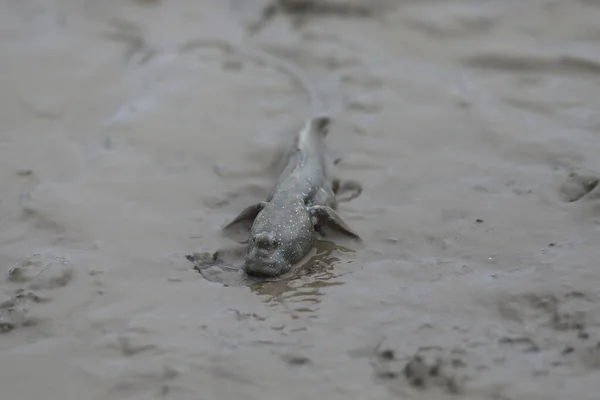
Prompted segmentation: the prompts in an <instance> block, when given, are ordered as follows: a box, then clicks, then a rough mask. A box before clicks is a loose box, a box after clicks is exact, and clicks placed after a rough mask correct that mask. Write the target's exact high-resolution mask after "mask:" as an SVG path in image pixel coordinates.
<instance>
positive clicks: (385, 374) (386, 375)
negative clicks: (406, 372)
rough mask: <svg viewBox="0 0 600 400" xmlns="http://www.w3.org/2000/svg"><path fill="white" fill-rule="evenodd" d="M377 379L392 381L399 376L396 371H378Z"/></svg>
mask: <svg viewBox="0 0 600 400" xmlns="http://www.w3.org/2000/svg"><path fill="white" fill-rule="evenodd" d="M376 376H377V378H379V379H387V380H392V379H396V378H398V374H397V373H396V372H394V371H377V375H376Z"/></svg>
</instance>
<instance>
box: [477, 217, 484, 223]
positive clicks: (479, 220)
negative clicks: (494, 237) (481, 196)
mask: <svg viewBox="0 0 600 400" xmlns="http://www.w3.org/2000/svg"><path fill="white" fill-rule="evenodd" d="M475 222H477V223H478V224H481V223H483V220H482V219H481V218H477V219H476V220H475Z"/></svg>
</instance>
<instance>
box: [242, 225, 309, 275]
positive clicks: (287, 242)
mask: <svg viewBox="0 0 600 400" xmlns="http://www.w3.org/2000/svg"><path fill="white" fill-rule="evenodd" d="M304 225H307V226H304ZM312 243H313V229H312V224H310V222H308V224H301V223H299V222H298V223H292V224H288V225H280V226H279V229H270V230H260V231H258V232H256V233H252V234H251V235H250V239H249V241H248V247H247V251H246V261H245V263H244V267H243V268H244V271H246V273H247V274H249V275H255V276H266V277H276V276H280V275H283V274H285V273H287V272H289V271H290V270H291V269H292V266H293V265H294V264H295V263H296V262H298V261H300V260H301V259H302V258H303V257H304V256H305V255H306V254H307V253H308V251H309V250H310V247H311V246H312Z"/></svg>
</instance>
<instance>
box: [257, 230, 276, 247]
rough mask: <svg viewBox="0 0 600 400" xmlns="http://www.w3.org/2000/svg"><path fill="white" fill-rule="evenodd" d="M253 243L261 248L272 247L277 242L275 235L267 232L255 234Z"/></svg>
mask: <svg viewBox="0 0 600 400" xmlns="http://www.w3.org/2000/svg"><path fill="white" fill-rule="evenodd" d="M254 243H256V245H257V246H258V247H260V248H262V249H273V248H275V247H277V245H278V244H279V243H278V241H277V239H276V238H275V236H273V235H270V234H268V233H263V234H258V235H256V236H255V237H254Z"/></svg>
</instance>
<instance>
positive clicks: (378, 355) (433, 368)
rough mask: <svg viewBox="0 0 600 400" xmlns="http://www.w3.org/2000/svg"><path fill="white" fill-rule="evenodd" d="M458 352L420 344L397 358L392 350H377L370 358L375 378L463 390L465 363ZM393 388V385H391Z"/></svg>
mask: <svg viewBox="0 0 600 400" xmlns="http://www.w3.org/2000/svg"><path fill="white" fill-rule="evenodd" d="M454 353H460V352H456V351H451V352H446V351H444V350H443V349H442V348H439V347H422V348H420V349H419V350H418V351H417V352H416V353H415V354H414V355H412V356H410V357H408V358H397V357H396V354H395V352H394V351H393V350H390V349H386V350H379V349H378V350H376V352H375V353H374V355H373V359H372V360H371V366H372V367H373V370H374V372H375V378H376V379H377V380H378V381H380V382H387V383H393V384H403V383H405V382H406V383H408V384H409V385H410V386H411V387H413V388H416V389H418V390H428V389H434V388H437V389H440V390H442V391H443V392H445V393H449V394H460V393H463V392H464V385H465V382H466V380H467V376H466V374H464V370H465V368H466V367H467V364H466V363H465V362H464V361H463V359H462V358H461V356H460V355H459V354H454ZM399 380H400V381H399ZM391 389H393V388H391Z"/></svg>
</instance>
